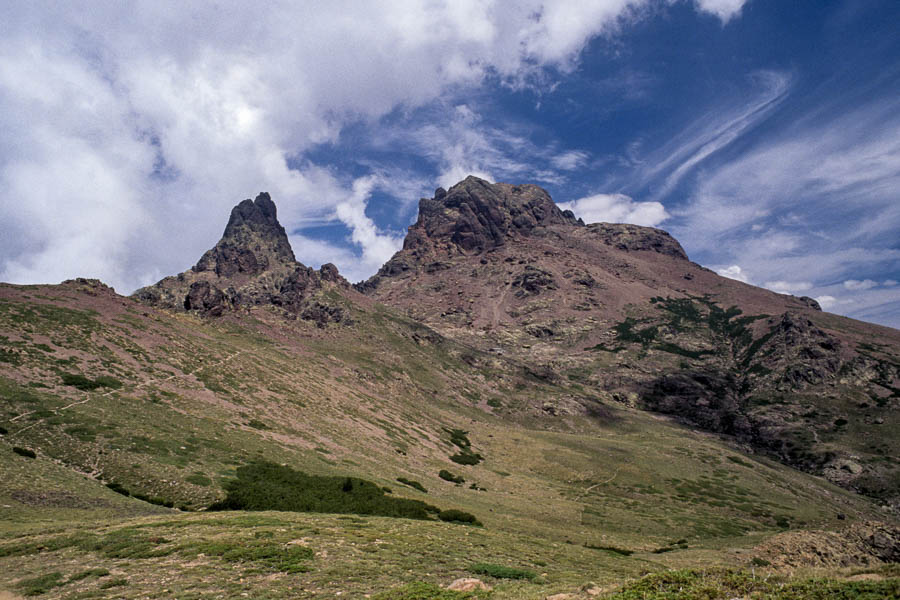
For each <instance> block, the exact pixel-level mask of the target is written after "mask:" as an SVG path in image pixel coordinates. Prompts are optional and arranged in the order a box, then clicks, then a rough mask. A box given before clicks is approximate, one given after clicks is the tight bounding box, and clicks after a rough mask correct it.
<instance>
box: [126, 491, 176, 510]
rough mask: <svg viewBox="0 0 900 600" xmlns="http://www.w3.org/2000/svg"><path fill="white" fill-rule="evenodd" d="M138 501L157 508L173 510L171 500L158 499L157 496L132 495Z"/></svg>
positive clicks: (173, 504)
mask: <svg viewBox="0 0 900 600" xmlns="http://www.w3.org/2000/svg"><path fill="white" fill-rule="evenodd" d="M132 496H134V497H135V498H137V499H138V500H143V501H144V502H149V503H150V504H155V505H157V506H165V507H166V508H174V507H175V503H174V502H172V501H171V500H166V499H165V498H160V497H159V496H147V495H145V494H138V493H135V494H132Z"/></svg>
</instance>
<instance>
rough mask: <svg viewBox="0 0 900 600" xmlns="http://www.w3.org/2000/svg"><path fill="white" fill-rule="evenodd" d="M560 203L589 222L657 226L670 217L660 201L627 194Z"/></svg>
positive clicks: (596, 196)
mask: <svg viewBox="0 0 900 600" xmlns="http://www.w3.org/2000/svg"><path fill="white" fill-rule="evenodd" d="M558 204H559V207H560V208H562V209H563V210H571V211H572V212H573V213H575V215H576V216H578V217H581V218H582V219H584V221H585V222H587V223H600V222H606V223H632V224H634V225H645V226H647V227H656V226H657V225H659V224H660V223H662V222H663V221H665V220H666V219H667V218H668V217H669V213H667V212H666V209H665V207H664V206H663V205H662V204H660V203H659V202H635V201H634V200H633V199H631V198H630V197H629V196H626V195H625V194H594V195H593V196H587V197H585V198H579V199H578V200H573V201H571V202H559V203H558Z"/></svg>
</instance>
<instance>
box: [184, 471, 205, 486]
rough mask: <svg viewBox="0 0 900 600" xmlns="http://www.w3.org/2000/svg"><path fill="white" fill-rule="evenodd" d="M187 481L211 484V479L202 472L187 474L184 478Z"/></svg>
mask: <svg viewBox="0 0 900 600" xmlns="http://www.w3.org/2000/svg"><path fill="white" fill-rule="evenodd" d="M184 480H185V481H187V482H188V483H193V484H194V485H201V486H204V487H206V486H208V485H211V484H212V479H210V478H209V477H207V476H206V475H204V474H203V473H194V474H193V475H188V476H187V477H185V478H184Z"/></svg>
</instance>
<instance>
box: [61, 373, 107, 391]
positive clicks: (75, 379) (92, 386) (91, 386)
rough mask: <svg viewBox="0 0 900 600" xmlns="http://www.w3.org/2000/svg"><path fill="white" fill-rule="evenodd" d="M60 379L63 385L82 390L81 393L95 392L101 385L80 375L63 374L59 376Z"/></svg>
mask: <svg viewBox="0 0 900 600" xmlns="http://www.w3.org/2000/svg"><path fill="white" fill-rule="evenodd" d="M60 377H62V382H63V383H64V384H65V385H68V386H71V387H73V388H76V389H79V390H82V391H85V392H87V391H90V390H96V389H97V388H98V387H100V386H101V385H102V384H100V383H98V382H96V381H94V380H93V379H88V378H87V377H85V376H84V375H82V374H80V373H63V374H62V375H60Z"/></svg>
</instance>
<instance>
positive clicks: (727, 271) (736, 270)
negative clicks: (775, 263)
mask: <svg viewBox="0 0 900 600" xmlns="http://www.w3.org/2000/svg"><path fill="white" fill-rule="evenodd" d="M716 273H718V274H719V275H721V276H722V277H728V278H729V279H737V280H738V281H742V282H744V283H752V282H751V281H750V277H749V276H748V275H747V273H746V272H745V271H744V270H743V269H742V268H741V267H740V266H739V265H731V266H730V267H725V268H722V269H716Z"/></svg>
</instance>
